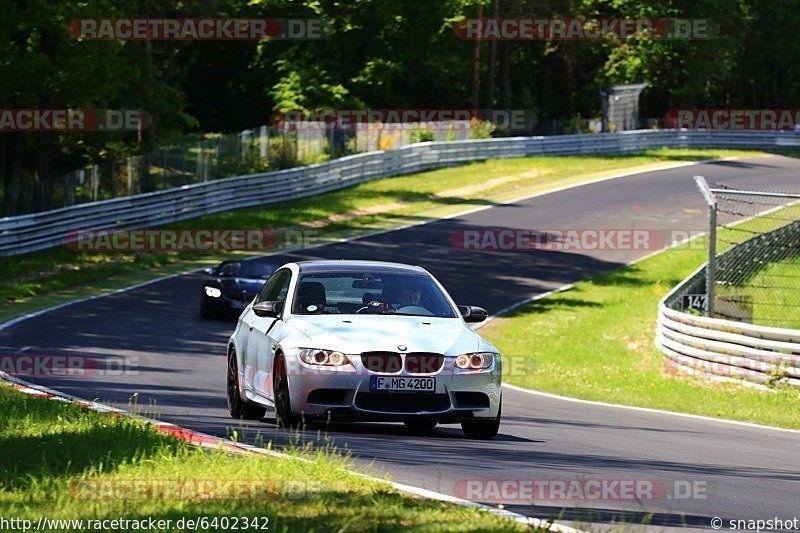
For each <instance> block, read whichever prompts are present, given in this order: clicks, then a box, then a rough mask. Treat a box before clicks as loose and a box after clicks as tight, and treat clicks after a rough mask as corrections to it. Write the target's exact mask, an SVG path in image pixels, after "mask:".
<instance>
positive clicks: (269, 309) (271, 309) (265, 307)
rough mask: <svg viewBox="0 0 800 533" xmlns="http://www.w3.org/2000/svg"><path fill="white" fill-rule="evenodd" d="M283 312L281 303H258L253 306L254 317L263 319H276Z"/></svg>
mask: <svg viewBox="0 0 800 533" xmlns="http://www.w3.org/2000/svg"><path fill="white" fill-rule="evenodd" d="M281 311H283V302H258V303H257V304H255V305H253V312H254V313H255V314H256V316H260V317H264V318H278V315H280V314H281Z"/></svg>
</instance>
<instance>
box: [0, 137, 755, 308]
mask: <svg viewBox="0 0 800 533" xmlns="http://www.w3.org/2000/svg"><path fill="white" fill-rule="evenodd" d="M760 154H761V153H760V152H753V151H743V150H699V149H691V150H690V149H661V150H650V151H647V152H643V153H641V154H637V155H628V156H605V157H604V156H563V157H527V158H518V159H497V160H489V161H485V162H480V163H472V164H468V165H464V166H459V167H450V168H445V169H440V170H434V171H429V172H422V173H419V174H414V175H409V176H402V177H394V178H386V179H380V180H376V181H371V182H369V183H364V184H361V185H358V186H356V187H351V188H348V189H345V190H341V191H336V192H332V193H327V194H323V195H319V196H314V197H310V198H305V199H301V200H295V201H290V202H281V203H276V204H271V205H267V206H261V207H257V208H249V209H239V210H235V211H228V212H223V213H218V214H214V215H208V216H204V217H199V218H195V219H192V220H188V221H184V222H181V223H178V224H173V225H171V226H170V227H171V228H215V229H243V228H244V229H252V228H284V229H287V228H288V229H294V228H300V229H303V230H306V231H312V232H313V235H314V236H315V238H316V239H317V240H319V241H326V240H334V239H340V238H343V237H349V236H353V235H358V234H363V233H367V232H370V231H374V230H378V229H387V228H393V227H399V226H402V225H404V224H409V223H413V222H418V221H421V220H428V219H432V218H439V217H444V216H448V215H453V214H455V213H458V212H461V211H464V210H467V209H469V208H471V207H478V206H483V205H492V204H493V203H498V202H504V201H510V200H512V199H516V198H521V197H525V196H530V195H534V194H537V193H541V192H545V191H548V190H553V189H556V188H559V187H564V186H568V185H574V184H578V183H583V182H587V181H590V180H593V179H600V178H603V177H605V176H609V175H613V174H615V173H619V172H620V171H623V170H624V171H641V170H647V169H655V168H664V167H666V166H670V165H674V164H675V163H680V162H690V161H697V160H701V159H709V158H719V157H735V156H739V157H744V156H753V155H760ZM231 255H236V254H225V253H224V252H216V253H203V252H180V253H126V252H76V251H74V250H71V249H69V248H67V247H59V248H53V249H49V250H43V251H40V252H34V253H30V254H26V255H22V256H12V257H0V302H3V303H13V304H15V305H13V306H9V305H6V306H2V308H0V322H2V321H5V320H8V319H10V318H13V317H15V316H19V315H21V314H24V313H28V312H31V311H35V310H37V309H43V308H46V307H49V306H52V305H56V304H58V303H62V302H66V301H69V300H72V299H76V298H81V297H85V296H90V295H94V294H99V293H102V292H105V291H109V290H114V289H118V288H122V287H127V286H130V285H133V284H135V283H140V282H142V281H146V280H148V279H154V278H157V277H160V276H164V275H169V274H174V273H178V272H183V271H185V270H188V269H190V268H197V267H200V266H203V265H208V264H213V263H215V262H218V261H220V260H222V259H224V258H226V257H230V256H231Z"/></svg>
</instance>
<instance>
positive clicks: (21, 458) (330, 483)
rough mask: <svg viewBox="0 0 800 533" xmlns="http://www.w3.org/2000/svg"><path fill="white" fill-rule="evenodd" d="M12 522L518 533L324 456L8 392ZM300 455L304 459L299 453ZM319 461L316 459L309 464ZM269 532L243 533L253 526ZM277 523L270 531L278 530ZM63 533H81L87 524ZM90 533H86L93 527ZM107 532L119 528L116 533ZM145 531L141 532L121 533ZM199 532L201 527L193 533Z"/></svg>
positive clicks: (1, 505) (1, 395)
mask: <svg viewBox="0 0 800 533" xmlns="http://www.w3.org/2000/svg"><path fill="white" fill-rule="evenodd" d="M0 449H2V450H3V453H2V456H0V516H2V517H3V518H5V519H11V518H19V519H27V520H32V521H33V522H34V524H35V523H36V522H37V521H38V520H39V517H40V516H45V517H47V518H48V519H51V520H62V519H63V520H80V519H83V520H87V519H92V520H103V519H117V518H125V519H136V520H141V519H147V518H149V517H153V518H154V519H156V520H171V521H172V526H170V527H166V528H159V529H161V530H164V531H179V530H181V529H179V528H178V527H177V524H178V521H179V520H180V519H182V518H183V519H198V518H199V517H207V518H208V524H209V525H211V524H213V522H212V520H213V518H214V517H217V519H218V526H219V527H208V528H203V527H199V528H198V530H200V531H225V530H231V529H232V526H231V524H232V523H233V522H231V521H229V522H228V527H221V526H222V522H221V521H219V517H237V518H238V519H239V521H240V523H239V529H249V530H251V531H254V530H262V529H263V526H265V525H266V526H267V527H268V528H269V531H310V530H311V531H313V530H316V531H330V530H334V531H394V530H405V529H408V528H413V529H418V530H423V531H426V530H427V531H456V530H457V531H469V530H472V531H517V530H522V529H523V528H522V527H521V526H518V525H517V524H516V523H515V522H512V521H510V520H506V519H500V518H496V517H493V516H491V515H490V514H488V513H485V512H480V511H476V510H474V509H467V508H464V507H456V506H452V505H446V504H443V503H440V502H434V501H430V500H423V499H418V498H414V497H410V496H407V495H403V494H401V493H399V492H397V491H396V490H394V489H393V488H392V487H391V486H389V485H387V484H385V483H382V482H379V481H374V480H370V479H364V478H362V477H358V476H355V475H354V474H352V473H350V472H348V470H347V468H346V466H347V464H346V461H345V460H343V459H338V458H335V457H333V456H332V455H331V454H330V453H323V452H318V453H316V454H315V455H313V456H310V458H311V459H312V460H311V461H300V460H296V459H284V458H274V457H265V458H254V457H243V456H231V455H228V454H225V453H223V452H211V453H209V452H206V451H203V450H201V449H199V448H197V447H194V446H191V445H188V444H186V443H184V442H182V441H178V440H176V439H173V438H171V437H168V436H165V435H163V434H161V433H158V432H156V431H155V430H154V429H153V428H152V427H148V426H146V425H144V424H142V423H140V422H138V421H134V420H131V419H128V418H121V417H115V416H110V415H107V414H100V413H95V412H92V411H88V410H86V409H82V408H80V407H77V406H73V405H69V404H64V403H62V402H56V401H52V400H47V399H43V398H35V397H31V396H27V395H23V394H21V393H19V392H17V391H14V390H13V389H11V388H10V387H8V386H5V385H0ZM293 453H295V454H300V452H298V451H296V452H293ZM306 457H308V456H306ZM242 517H247V518H248V519H257V524H258V527H250V528H243V527H242V526H243V524H244V521H243V518H242ZM266 519H268V521H267V520H266ZM48 529H52V530H60V531H65V530H66V531H79V530H81V528H79V527H77V525H76V524H72V525H71V526H70V527H65V528H54V527H51V528H48ZM83 529H84V530H85V529H86V527H85V525H84V528H83ZM105 529H109V530H110V529H112V528H110V527H107V528H105ZM113 529H118V530H123V531H124V530H134V527H130V526H129V527H128V528H113ZM189 529H192V528H189Z"/></svg>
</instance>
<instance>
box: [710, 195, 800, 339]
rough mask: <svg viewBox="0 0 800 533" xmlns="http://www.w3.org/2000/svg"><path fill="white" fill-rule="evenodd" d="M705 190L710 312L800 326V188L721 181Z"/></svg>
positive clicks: (718, 316)
mask: <svg viewBox="0 0 800 533" xmlns="http://www.w3.org/2000/svg"><path fill="white" fill-rule="evenodd" d="M702 187H703V186H702V185H701V189H702ZM706 192H707V194H710V195H711V199H712V200H713V203H712V202H709V205H710V210H711V217H710V218H711V224H712V225H713V226H712V227H711V228H710V232H709V236H710V239H711V241H710V243H709V246H710V248H709V253H710V255H709V266H708V270H707V282H706V285H707V286H708V287H710V288H711V290H710V291H708V300H707V312H708V314H709V315H710V316H713V317H717V318H725V319H729V320H736V321H740V322H748V323H753V324H757V325H762V326H775V327H782V328H790V329H800V193H798V192H790V191H766V190H746V189H740V188H736V187H733V186H730V185H726V184H721V183H713V184H710V185H709V186H708V190H707V191H706ZM708 199H709V198H708V197H707V200H708Z"/></svg>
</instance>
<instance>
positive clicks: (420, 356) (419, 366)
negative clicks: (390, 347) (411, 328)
mask: <svg viewBox="0 0 800 533" xmlns="http://www.w3.org/2000/svg"><path fill="white" fill-rule="evenodd" d="M442 366H444V356H443V355H442V354H439V353H421V352H413V353H410V354H407V355H406V372H408V373H409V374H434V373H436V372H438V371H439V370H441V369H442Z"/></svg>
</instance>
